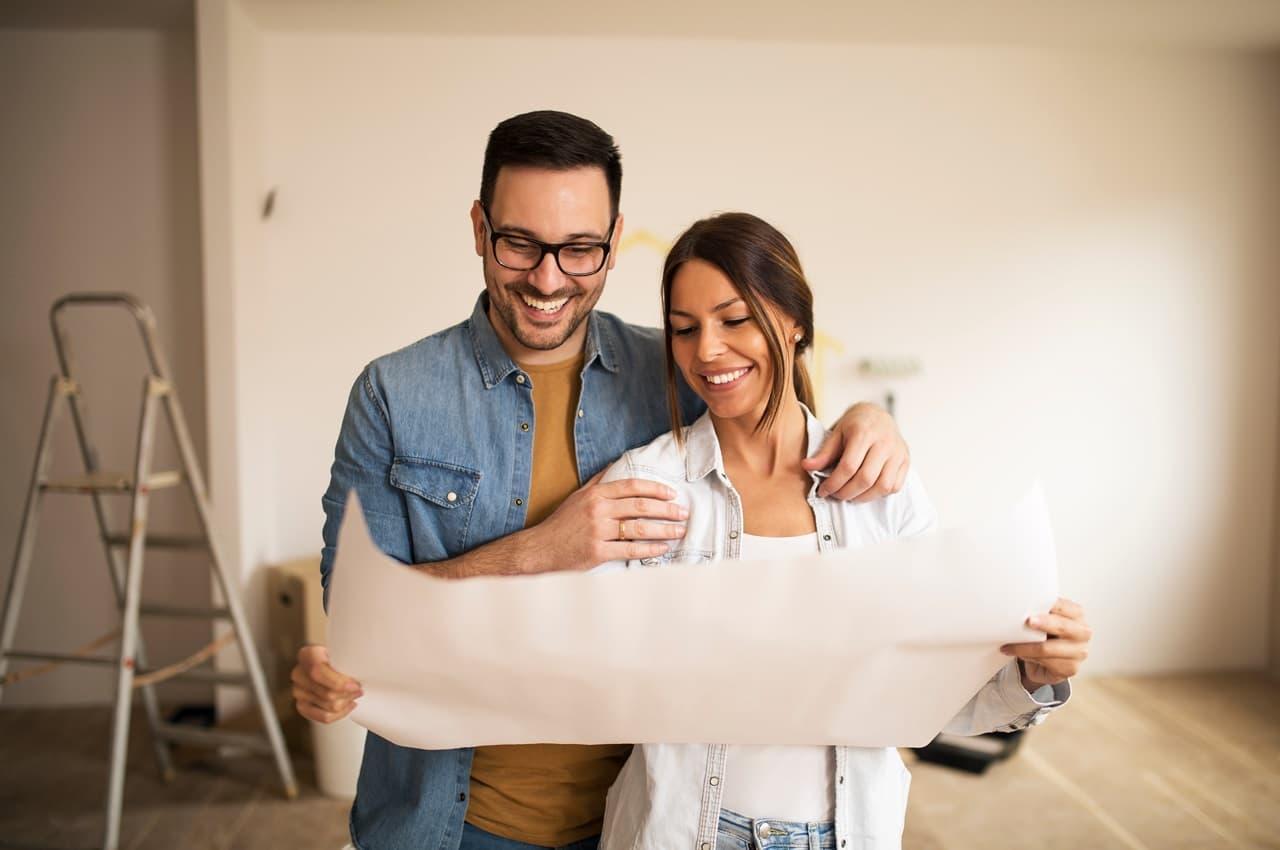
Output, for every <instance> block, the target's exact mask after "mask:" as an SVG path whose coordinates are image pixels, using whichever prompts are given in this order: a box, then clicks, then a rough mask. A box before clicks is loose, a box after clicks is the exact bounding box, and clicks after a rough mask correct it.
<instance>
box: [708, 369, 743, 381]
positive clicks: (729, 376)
mask: <svg viewBox="0 0 1280 850" xmlns="http://www.w3.org/2000/svg"><path fill="white" fill-rule="evenodd" d="M745 374H747V370H746V369H735V370H734V371H732V372H722V373H721V374H719V375H703V377H704V378H706V379H707V383H709V384H727V383H729V382H730V381H736V380H738V379H739V378H741V377H742V376H743V375H745Z"/></svg>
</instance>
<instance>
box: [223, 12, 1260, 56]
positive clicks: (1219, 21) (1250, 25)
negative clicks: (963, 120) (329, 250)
mask: <svg viewBox="0 0 1280 850" xmlns="http://www.w3.org/2000/svg"><path fill="white" fill-rule="evenodd" d="M241 2H243V3H244V5H245V6H246V8H248V9H249V11H250V14H251V15H252V16H253V18H254V20H255V21H257V22H258V24H259V26H262V27H264V28H267V29H279V30H363V31H375V32H397V31H410V32H430V33H443V34H455V35H483V34H489V35H569V36H594V37H607V36H615V37H618V36H621V37H646V36H665V37H677V38H679V37H689V38H730V39H749V40H783V41H818V42H879V43H886V42H944V43H995V44H1025V45H1028V46H1046V45H1049V46H1051V45H1064V46H1081V45H1099V46H1113V45H1125V46H1135V45H1147V46H1160V47H1192V48H1230V49H1242V48H1243V49H1277V48H1280V0H787V2H778V0H772V2H761V0H643V2H632V3H626V4H621V3H615V2H609V0H606V2H599V3H595V4H588V3H584V2H581V0H578V1H577V2H568V1H567V0H549V2H542V3H536V2H529V0H479V2H471V3H467V2H438V0H241Z"/></svg>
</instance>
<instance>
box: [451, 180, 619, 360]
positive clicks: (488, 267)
mask: <svg viewBox="0 0 1280 850" xmlns="http://www.w3.org/2000/svg"><path fill="white" fill-rule="evenodd" d="M471 220H472V226H473V229H474V232H475V240H476V253H477V254H479V255H480V256H481V257H483V258H484V284H485V289H486V291H488V293H489V321H490V322H491V323H492V324H493V327H494V330H495V331H496V332H497V333H498V336H499V338H500V339H501V340H502V342H503V346H504V347H505V348H506V349H507V352H508V353H509V354H511V355H512V357H513V358H514V359H516V360H521V361H524V362H526V363H539V362H541V363H552V362H556V361H559V360H564V359H567V358H569V357H572V356H573V355H575V354H577V353H578V352H579V351H581V350H582V347H583V345H584V343H585V340H586V331H587V326H586V323H585V319H586V318H587V316H588V315H589V314H590V313H591V309H592V308H593V307H595V304H596V302H597V301H598V300H599V299H600V293H601V292H603V291H604V281H605V277H606V276H607V275H608V272H609V269H611V268H613V264H614V259H615V257H616V254H617V243H618V238H619V235H620V234H621V232H622V217H621V216H618V222H617V224H616V225H614V227H613V235H612V240H611V243H610V251H609V256H608V261H607V262H606V264H605V266H604V267H603V268H601V269H600V270H599V271H598V272H596V273H595V274H591V275H587V276H583V277H579V276H571V275H567V274H565V273H564V272H562V271H561V270H560V267H559V266H558V265H557V264H556V260H555V257H554V256H552V255H551V254H550V253H548V254H546V255H545V256H543V257H542V260H541V262H540V263H539V264H538V265H537V266H536V267H535V268H533V269H530V270H528V271H515V270H512V269H509V268H504V267H503V266H502V265H499V264H498V262H497V261H496V259H495V258H494V255H493V243H492V241H491V239H490V233H489V229H488V227H487V226H486V224H485V220H484V213H483V211H482V210H481V208H480V203H479V202H478V201H477V202H476V203H475V204H474V205H473V207H472V210H471ZM489 222H490V223H491V224H492V226H493V230H494V232H496V233H500V234H506V235H510V236H515V237H523V238H526V239H529V240H537V241H539V242H548V243H561V242H572V243H584V244H585V243H591V242H604V241H605V240H606V239H609V227H610V225H611V224H613V222H612V221H611V219H610V203H609V185H608V183H607V182H606V180H605V176H604V170H603V169H600V168H594V167H588V168H575V169H571V170H568V171H552V170H548V169H544V168H517V167H510V166H508V167H504V168H503V169H502V170H500V171H499V172H498V179H497V181H496V183H495V185H494V191H493V203H492V205H491V206H490V208H489ZM569 250H570V249H568V248H566V249H565V252H566V253H565V256H564V257H563V260H564V262H565V264H566V266H569V262H570V259H569V256H568V252H569Z"/></svg>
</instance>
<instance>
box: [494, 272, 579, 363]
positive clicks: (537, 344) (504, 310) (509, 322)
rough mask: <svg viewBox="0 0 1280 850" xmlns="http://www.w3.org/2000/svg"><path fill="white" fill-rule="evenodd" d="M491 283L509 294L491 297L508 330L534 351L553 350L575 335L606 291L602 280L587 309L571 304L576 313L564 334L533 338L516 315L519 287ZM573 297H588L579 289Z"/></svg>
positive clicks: (577, 298) (517, 340)
mask: <svg viewBox="0 0 1280 850" xmlns="http://www.w3.org/2000/svg"><path fill="white" fill-rule="evenodd" d="M490 283H491V284H492V285H493V287H494V288H495V289H499V290H501V291H502V293H503V294H504V295H506V296H507V297H506V298H499V299H494V298H493V297H492V296H491V297H490V298H489V301H490V303H491V304H493V306H495V307H497V308H498V315H499V316H500V317H501V319H502V321H503V323H505V324H506V326H507V330H508V331H510V332H511V335H512V336H513V337H515V339H516V342H518V343H520V344H521V345H523V346H524V347H525V348H528V349H531V350H533V351H552V350H554V349H557V348H559V347H560V346H562V345H564V343H565V340H567V339H568V338H569V337H571V336H573V334H574V332H575V331H576V330H577V329H578V328H579V327H580V326H581V325H582V323H583V322H584V321H586V319H587V317H588V316H589V315H591V311H592V309H594V308H595V305H596V302H597V301H599V300H600V293H601V292H603V291H604V281H603V280H602V281H601V282H600V286H599V287H597V288H596V290H595V297H594V298H592V301H591V303H590V304H587V305H586V308H585V309H583V305H582V304H576V305H570V306H572V308H573V309H574V315H573V316H571V317H570V320H569V325H568V327H567V328H566V329H565V332H564V334H563V335H561V336H560V337H559V338H557V339H545V338H543V339H533V338H530V337H529V335H528V334H527V333H526V332H525V329H524V328H523V327H522V326H521V324H520V319H519V317H518V316H517V315H516V311H517V310H518V309H519V308H518V306H517V305H516V304H515V303H514V302H515V301H516V300H517V299H519V298H520V291H519V289H518V288H517V287H515V286H504V285H502V284H500V283H498V282H497V281H490ZM572 297H573V299H574V300H577V301H582V300H583V299H585V298H586V297H587V295H586V293H584V292H582V291H581V290H579V291H578V292H576V293H574V295H573V296H572ZM579 311H580V312H579Z"/></svg>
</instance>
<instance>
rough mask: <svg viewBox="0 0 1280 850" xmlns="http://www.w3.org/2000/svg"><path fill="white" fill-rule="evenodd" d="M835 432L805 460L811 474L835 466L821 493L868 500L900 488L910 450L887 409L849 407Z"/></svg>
mask: <svg viewBox="0 0 1280 850" xmlns="http://www.w3.org/2000/svg"><path fill="white" fill-rule="evenodd" d="M831 430H832V433H831V436H830V437H828V438H827V441H826V442H825V443H823V444H822V448H820V449H819V450H818V453H817V454H815V455H813V457H810V458H806V459H805V460H804V462H803V463H802V466H803V467H804V468H805V469H807V470H809V471H810V472H814V471H816V470H819V469H826V468H827V467H832V468H831V470H830V473H829V475H828V477H827V480H826V481H824V482H822V484H820V485H819V486H818V495H819V496H822V497H823V498H827V497H828V496H829V497H831V498H835V499H839V500H841V501H843V502H847V501H850V500H852V501H854V502H868V501H871V500H873V499H880V498H883V497H885V496H888V495H891V494H893V493H897V492H898V491H899V490H901V489H902V484H903V482H904V481H906V480H907V469H908V468H909V467H910V466H911V451H910V450H909V449H908V448H907V444H906V442H905V441H904V440H903V439H902V435H901V434H900V433H898V425H897V423H895V422H894V421H893V417H892V416H890V415H889V414H888V413H887V412H886V411H885V410H883V409H881V408H879V407H877V406H876V405H874V404H870V403H868V402H865V401H863V402H859V403H858V404H855V405H854V406H853V407H851V408H849V409H848V410H846V411H845V412H844V415H843V416H841V417H840V419H839V420H838V421H837V422H836V424H835V425H834V426H833V427H832V429H831ZM833 464H834V466H832V465H833Z"/></svg>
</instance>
